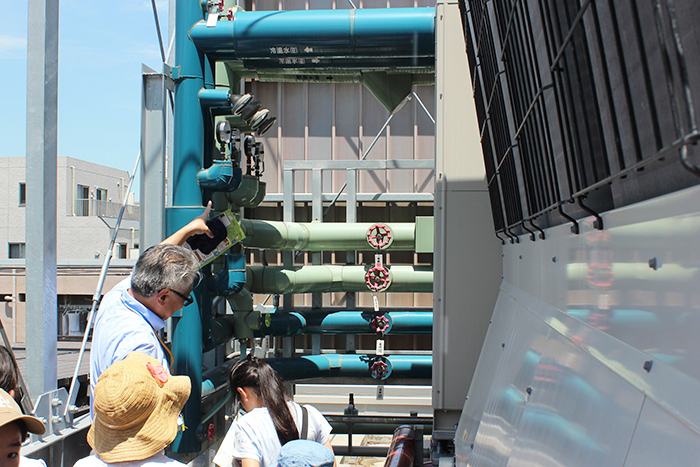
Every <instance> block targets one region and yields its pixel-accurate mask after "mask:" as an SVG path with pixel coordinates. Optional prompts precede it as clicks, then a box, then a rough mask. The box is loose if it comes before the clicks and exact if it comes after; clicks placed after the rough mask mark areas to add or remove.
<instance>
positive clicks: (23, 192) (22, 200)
mask: <svg viewBox="0 0 700 467" xmlns="http://www.w3.org/2000/svg"><path fill="white" fill-rule="evenodd" d="M19 205H20V206H26V205H27V184H26V183H24V182H20V184H19Z"/></svg>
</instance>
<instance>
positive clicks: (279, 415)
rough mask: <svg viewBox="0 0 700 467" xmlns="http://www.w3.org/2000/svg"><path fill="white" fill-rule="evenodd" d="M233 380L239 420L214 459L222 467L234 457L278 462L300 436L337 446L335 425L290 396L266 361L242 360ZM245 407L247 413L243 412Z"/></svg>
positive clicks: (256, 463)
mask: <svg viewBox="0 0 700 467" xmlns="http://www.w3.org/2000/svg"><path fill="white" fill-rule="evenodd" d="M229 385H230V389H231V395H232V397H233V412H234V419H235V421H234V422H233V424H232V425H231V428H229V431H228V433H226V437H225V438H224V440H223V442H222V443H221V447H220V448H219V451H218V452H217V453H216V457H215V458H214V463H215V464H217V465H218V466H219V467H231V466H232V465H234V460H239V461H240V465H241V467H275V466H276V465H277V458H278V456H279V453H280V449H282V446H283V445H284V444H285V443H287V442H288V441H292V440H295V439H300V438H301V439H309V440H312V441H316V442H318V443H321V444H323V445H324V446H326V447H328V448H330V449H331V450H332V449H333V448H332V446H331V443H330V438H329V436H330V432H331V426H330V424H329V423H328V422H327V421H326V419H325V418H324V417H323V415H322V414H321V412H319V411H318V410H317V409H316V408H314V407H313V406H310V405H306V406H304V407H303V408H302V406H300V405H299V404H297V403H296V402H294V401H292V398H291V397H290V396H289V394H288V393H287V390H286V389H285V387H284V385H283V384H282V380H281V379H280V377H279V375H278V374H277V372H275V370H274V369H273V368H272V367H271V366H270V365H268V364H267V363H265V362H264V361H263V360H260V359H259V358H257V357H254V356H252V355H248V356H247V357H246V358H244V359H242V360H239V361H238V362H237V363H236V364H235V365H234V366H233V367H232V368H231V374H230V375H229ZM241 409H243V411H245V414H244V415H242V416H240V417H239V416H238V415H239V412H240V410H241ZM304 412H306V414H304ZM305 420H306V423H304V421H305ZM304 434H305V436H303V435H304Z"/></svg>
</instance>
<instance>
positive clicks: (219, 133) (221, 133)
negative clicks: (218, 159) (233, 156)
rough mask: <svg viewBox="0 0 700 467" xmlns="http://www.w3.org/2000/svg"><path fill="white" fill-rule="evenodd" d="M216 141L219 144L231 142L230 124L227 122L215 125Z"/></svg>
mask: <svg viewBox="0 0 700 467" xmlns="http://www.w3.org/2000/svg"><path fill="white" fill-rule="evenodd" d="M216 140H217V141H218V142H219V143H221V144H224V143H229V142H231V124H230V123H229V122H228V120H221V121H220V122H219V123H217V124H216Z"/></svg>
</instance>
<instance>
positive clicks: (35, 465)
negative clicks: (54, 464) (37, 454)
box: [19, 456, 46, 467]
mask: <svg viewBox="0 0 700 467" xmlns="http://www.w3.org/2000/svg"><path fill="white" fill-rule="evenodd" d="M19 467H46V462H44V459H32V458H31V457H24V456H19Z"/></svg>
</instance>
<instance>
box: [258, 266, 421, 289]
mask: <svg viewBox="0 0 700 467" xmlns="http://www.w3.org/2000/svg"><path fill="white" fill-rule="evenodd" d="M370 268H371V266H343V265H321V266H300V267H294V268H285V267H284V266H248V267H247V268H246V289H248V290H250V291H251V292H252V293H272V294H289V293H309V292H367V291H372V289H370V288H369V286H368V285H367V282H366V281H367V278H366V274H367V273H368V271H369V270H370ZM386 270H387V271H389V278H390V283H388V286H387V287H386V288H384V289H382V290H377V291H381V292H384V291H387V292H432V291H433V271H432V269H431V268H430V267H421V266H386Z"/></svg>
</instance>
